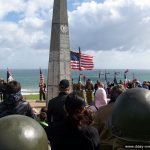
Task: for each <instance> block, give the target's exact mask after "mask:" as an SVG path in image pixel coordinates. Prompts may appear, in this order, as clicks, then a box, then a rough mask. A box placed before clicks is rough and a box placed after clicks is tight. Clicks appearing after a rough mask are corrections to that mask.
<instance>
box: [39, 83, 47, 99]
mask: <svg viewBox="0 0 150 150" xmlns="http://www.w3.org/2000/svg"><path fill="white" fill-rule="evenodd" d="M39 88H40V90H39V96H40V97H39V98H40V101H41V100H42V99H43V100H46V84H45V83H44V85H41V84H39Z"/></svg>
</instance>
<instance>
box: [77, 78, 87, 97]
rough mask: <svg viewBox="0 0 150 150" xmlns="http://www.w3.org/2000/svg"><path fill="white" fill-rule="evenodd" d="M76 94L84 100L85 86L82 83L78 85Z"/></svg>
mask: <svg viewBox="0 0 150 150" xmlns="http://www.w3.org/2000/svg"><path fill="white" fill-rule="evenodd" d="M76 92H77V93H78V94H79V96H81V97H82V98H84V94H85V91H84V85H83V83H82V82H81V81H79V82H78V84H77V85H76Z"/></svg>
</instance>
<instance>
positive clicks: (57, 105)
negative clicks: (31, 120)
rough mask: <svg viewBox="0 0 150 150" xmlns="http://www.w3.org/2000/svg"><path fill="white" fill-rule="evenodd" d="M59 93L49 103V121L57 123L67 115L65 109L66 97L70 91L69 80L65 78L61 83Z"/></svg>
mask: <svg viewBox="0 0 150 150" xmlns="http://www.w3.org/2000/svg"><path fill="white" fill-rule="evenodd" d="M59 91H60V92H59V95H58V96H57V97H55V98H53V99H51V100H49V103H48V111H47V117H48V122H49V123H55V122H59V121H61V120H63V119H64V118H65V117H66V112H65V111H64V104H65V99H66V97H67V95H68V94H69V91H70V85H69V81H68V80H66V79H63V80H61V81H60V83H59Z"/></svg>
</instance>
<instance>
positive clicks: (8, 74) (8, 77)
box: [7, 68, 14, 82]
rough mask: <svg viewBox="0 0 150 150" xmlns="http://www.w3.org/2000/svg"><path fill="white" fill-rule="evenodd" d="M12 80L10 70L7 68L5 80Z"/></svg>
mask: <svg viewBox="0 0 150 150" xmlns="http://www.w3.org/2000/svg"><path fill="white" fill-rule="evenodd" d="M12 80H14V79H13V77H12V74H11V72H10V70H9V69H8V68H7V82H10V81H12Z"/></svg>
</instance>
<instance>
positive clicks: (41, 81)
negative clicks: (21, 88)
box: [40, 68, 44, 88]
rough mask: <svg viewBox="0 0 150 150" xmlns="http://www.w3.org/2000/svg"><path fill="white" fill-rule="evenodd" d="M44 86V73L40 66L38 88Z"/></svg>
mask: <svg viewBox="0 0 150 150" xmlns="http://www.w3.org/2000/svg"><path fill="white" fill-rule="evenodd" d="M43 87H44V75H43V73H42V70H41V68H40V88H43Z"/></svg>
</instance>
